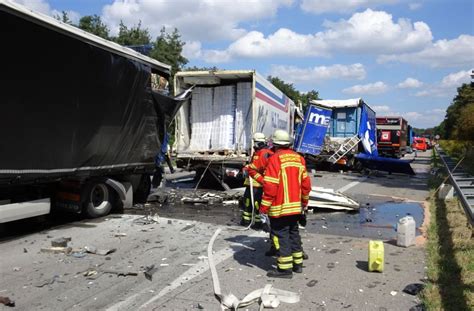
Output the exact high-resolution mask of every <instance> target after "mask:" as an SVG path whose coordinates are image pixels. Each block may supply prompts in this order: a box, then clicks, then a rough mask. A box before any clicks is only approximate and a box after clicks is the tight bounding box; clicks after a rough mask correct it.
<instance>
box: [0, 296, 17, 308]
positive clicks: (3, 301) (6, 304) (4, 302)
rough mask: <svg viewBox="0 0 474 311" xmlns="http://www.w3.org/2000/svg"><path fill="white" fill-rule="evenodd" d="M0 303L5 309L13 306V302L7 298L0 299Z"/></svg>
mask: <svg viewBox="0 0 474 311" xmlns="http://www.w3.org/2000/svg"><path fill="white" fill-rule="evenodd" d="M0 303H2V304H4V305H5V306H7V307H14V306H15V302H14V301H13V300H11V299H10V298H8V297H0Z"/></svg>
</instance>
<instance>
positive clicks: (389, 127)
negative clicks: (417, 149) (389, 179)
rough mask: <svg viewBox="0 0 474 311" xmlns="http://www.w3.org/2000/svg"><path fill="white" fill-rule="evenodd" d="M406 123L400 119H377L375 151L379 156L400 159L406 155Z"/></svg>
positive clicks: (396, 117)
mask: <svg viewBox="0 0 474 311" xmlns="http://www.w3.org/2000/svg"><path fill="white" fill-rule="evenodd" d="M407 141H408V122H407V121H406V120H405V119H404V118H402V117H398V116H395V117H390V116H387V117H377V149H378V151H379V154H380V155H381V156H385V157H394V158H401V157H403V156H404V155H405V154H406V153H407V147H408V146H407Z"/></svg>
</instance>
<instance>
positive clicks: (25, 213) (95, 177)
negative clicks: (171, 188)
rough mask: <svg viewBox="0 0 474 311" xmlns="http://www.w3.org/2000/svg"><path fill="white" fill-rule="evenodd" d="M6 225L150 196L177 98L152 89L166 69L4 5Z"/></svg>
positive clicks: (2, 198)
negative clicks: (57, 210) (153, 78)
mask: <svg viewBox="0 0 474 311" xmlns="http://www.w3.org/2000/svg"><path fill="white" fill-rule="evenodd" d="M0 27H1V28H2V29H10V30H14V31H5V32H4V33H3V37H2V41H3V42H4V43H7V45H6V46H5V47H4V48H3V49H2V71H1V72H2V76H3V79H2V92H0V115H1V116H2V122H1V123H0V142H1V143H0V223H2V222H7V221H12V220H17V219H22V218H27V217H32V216H38V215H43V214H48V213H49V212H50V211H51V209H52V208H66V209H72V210H74V211H76V212H84V213H85V214H86V215H87V216H89V217H99V216H102V215H106V214H107V213H109V212H110V210H111V209H112V208H113V207H114V206H124V205H125V206H126V205H130V204H131V203H132V201H133V200H135V201H136V200H143V199H146V196H147V195H148V192H149V189H150V177H149V174H150V173H152V172H153V171H154V169H155V163H154V158H155V156H156V155H157V153H158V152H159V150H160V147H161V141H162V139H163V137H164V135H165V130H166V128H167V126H168V124H169V123H170V121H171V119H172V118H173V116H174V114H175V113H176V111H177V110H178V108H179V104H178V102H177V101H174V100H173V99H172V98H168V97H167V96H165V95H163V94H161V93H159V92H158V91H154V90H152V86H151V76H152V75H157V76H161V77H163V78H169V74H170V66H168V65H165V64H163V63H160V62H158V61H156V60H154V59H151V58H149V57H146V56H144V55H142V54H140V53H137V52H135V51H133V50H131V49H128V48H125V47H123V46H120V45H118V44H116V43H113V42H110V41H107V40H104V39H102V38H99V37H97V36H94V35H91V34H89V33H86V32H84V31H82V30H80V29H78V28H76V27H74V26H71V25H67V24H64V23H61V22H59V21H57V20H56V19H54V18H51V17H49V16H45V15H42V14H39V13H35V12H33V11H30V10H28V9H26V8H25V7H23V6H21V5H18V4H16V3H14V2H11V1H4V0H2V1H0Z"/></svg>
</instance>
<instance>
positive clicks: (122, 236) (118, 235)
mask: <svg viewBox="0 0 474 311" xmlns="http://www.w3.org/2000/svg"><path fill="white" fill-rule="evenodd" d="M114 236H115V237H116V238H124V237H126V236H127V234H126V233H123V232H118V233H116V234H115V235H114Z"/></svg>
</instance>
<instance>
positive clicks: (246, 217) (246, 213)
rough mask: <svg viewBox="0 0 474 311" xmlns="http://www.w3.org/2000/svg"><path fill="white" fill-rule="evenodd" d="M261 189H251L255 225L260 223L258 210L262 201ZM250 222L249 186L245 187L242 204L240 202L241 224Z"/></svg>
mask: <svg viewBox="0 0 474 311" xmlns="http://www.w3.org/2000/svg"><path fill="white" fill-rule="evenodd" d="M262 194H263V188H262V187H253V199H254V208H255V211H254V215H255V223H261V219H260V214H259V212H258V209H259V208H260V202H261V201H262ZM251 221H252V198H251V197H250V186H247V187H245V192H244V197H243V202H242V221H241V222H242V224H250V222H251Z"/></svg>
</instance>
